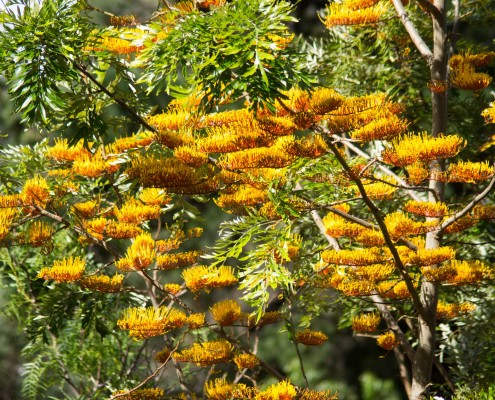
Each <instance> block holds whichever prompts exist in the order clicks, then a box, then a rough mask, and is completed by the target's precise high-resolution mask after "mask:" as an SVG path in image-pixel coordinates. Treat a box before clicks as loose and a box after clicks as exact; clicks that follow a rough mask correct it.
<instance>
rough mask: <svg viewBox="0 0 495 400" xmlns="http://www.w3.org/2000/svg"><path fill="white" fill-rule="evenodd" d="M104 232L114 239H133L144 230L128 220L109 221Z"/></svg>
mask: <svg viewBox="0 0 495 400" xmlns="http://www.w3.org/2000/svg"><path fill="white" fill-rule="evenodd" d="M104 232H105V236H108V237H111V238H113V239H131V238H135V237H136V236H138V235H140V234H141V233H143V230H142V229H141V228H140V227H138V226H136V225H134V224H128V223H127V222H116V221H108V223H107V224H106V226H105V231H104Z"/></svg>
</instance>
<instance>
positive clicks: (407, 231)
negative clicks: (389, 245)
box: [384, 211, 437, 240]
mask: <svg viewBox="0 0 495 400" xmlns="http://www.w3.org/2000/svg"><path fill="white" fill-rule="evenodd" d="M384 222H385V225H386V226H387V229H388V232H389V234H390V236H391V237H392V239H393V240H398V239H400V238H402V237H407V236H414V235H419V234H422V233H425V232H428V231H430V230H433V229H434V228H435V227H436V226H437V222H435V221H427V222H418V221H414V220H413V219H411V218H409V217H408V216H406V215H405V214H404V213H402V212H400V211H397V212H394V213H391V214H387V216H386V217H385V219H384Z"/></svg>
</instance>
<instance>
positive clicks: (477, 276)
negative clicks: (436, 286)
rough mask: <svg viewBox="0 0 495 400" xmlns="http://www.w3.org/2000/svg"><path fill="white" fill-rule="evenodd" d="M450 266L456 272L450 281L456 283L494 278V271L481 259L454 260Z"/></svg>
mask: <svg viewBox="0 0 495 400" xmlns="http://www.w3.org/2000/svg"><path fill="white" fill-rule="evenodd" d="M450 266H451V267H453V268H454V269H455V272H456V273H455V275H454V276H452V277H451V278H450V279H449V280H448V282H449V283H452V284H454V285H465V284H470V283H478V282H481V281H482V280H483V279H488V278H493V271H492V270H491V269H490V268H489V267H488V266H487V265H486V264H484V263H482V262H481V261H479V260H468V261H465V260H452V261H451V262H450Z"/></svg>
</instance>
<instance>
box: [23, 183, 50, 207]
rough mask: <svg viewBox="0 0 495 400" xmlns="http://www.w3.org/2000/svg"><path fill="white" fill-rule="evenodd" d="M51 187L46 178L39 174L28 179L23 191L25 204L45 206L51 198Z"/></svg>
mask: <svg viewBox="0 0 495 400" xmlns="http://www.w3.org/2000/svg"><path fill="white" fill-rule="evenodd" d="M49 190H50V187H49V186H48V182H47V181H46V179H45V178H43V177H41V176H39V175H37V176H35V177H34V178H31V179H28V180H27V181H26V183H25V184H24V187H23V188H22V192H21V201H22V203H23V204H25V205H30V206H38V207H41V208H43V207H45V206H46V204H47V203H48V200H49V199H50V191H49Z"/></svg>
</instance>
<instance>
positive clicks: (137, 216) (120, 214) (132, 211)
mask: <svg viewBox="0 0 495 400" xmlns="http://www.w3.org/2000/svg"><path fill="white" fill-rule="evenodd" d="M114 213H115V216H116V217H117V219H118V220H119V221H121V222H127V223H131V224H141V223H143V222H144V221H148V220H152V219H157V218H158V217H159V216H160V206H158V205H146V204H142V203H140V202H139V201H137V200H136V199H134V198H132V197H131V198H129V199H128V200H127V201H126V202H125V203H124V204H123V205H122V207H121V208H117V207H115V208H114Z"/></svg>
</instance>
